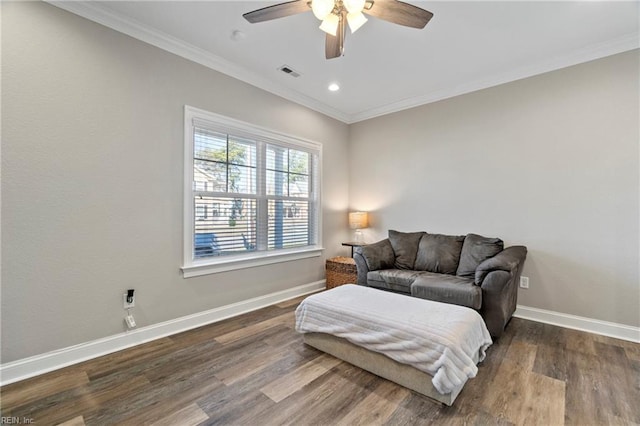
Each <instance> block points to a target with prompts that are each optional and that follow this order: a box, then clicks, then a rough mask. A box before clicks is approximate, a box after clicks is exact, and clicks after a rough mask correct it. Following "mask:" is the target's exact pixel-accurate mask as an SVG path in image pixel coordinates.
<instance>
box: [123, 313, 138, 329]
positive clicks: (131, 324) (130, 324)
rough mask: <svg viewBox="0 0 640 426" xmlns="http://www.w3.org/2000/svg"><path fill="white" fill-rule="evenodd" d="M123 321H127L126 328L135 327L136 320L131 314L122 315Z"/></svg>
mask: <svg viewBox="0 0 640 426" xmlns="http://www.w3.org/2000/svg"><path fill="white" fill-rule="evenodd" d="M124 321H125V322H126V323H127V328H128V329H132V328H136V320H135V319H134V318H133V315H131V314H129V315H127V316H126V317H124Z"/></svg>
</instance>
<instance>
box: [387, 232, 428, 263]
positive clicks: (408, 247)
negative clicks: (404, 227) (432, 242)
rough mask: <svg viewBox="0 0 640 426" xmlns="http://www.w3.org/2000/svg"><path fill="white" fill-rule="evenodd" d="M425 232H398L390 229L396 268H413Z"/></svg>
mask: <svg viewBox="0 0 640 426" xmlns="http://www.w3.org/2000/svg"><path fill="white" fill-rule="evenodd" d="M423 235H424V232H398V231H393V230H389V241H390V242H391V247H393V253H394V254H395V257H396V259H395V264H394V268H396V269H413V265H414V264H415V261H416V254H417V253H418V244H419V243H420V238H422V236H423Z"/></svg>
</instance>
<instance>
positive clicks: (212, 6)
mask: <svg viewBox="0 0 640 426" xmlns="http://www.w3.org/2000/svg"><path fill="white" fill-rule="evenodd" d="M52 3H53V4H55V5H56V6H58V7H61V8H63V9H66V10H69V11H71V12H74V13H77V14H79V15H81V16H84V17H87V18H89V19H92V20H94V21H96V22H99V23H102V24H104V25H107V26H109V27H111V28H114V29H116V30H118V31H121V32H124V33H126V34H129V35H132V36H134V37H137V38H139V39H141V40H143V41H146V42H148V43H150V44H153V45H156V46H158V47H161V48H163V49H166V50H168V51H171V52H173V53H176V54H179V55H181V56H184V57H186V58H188V59H191V60H194V61H196V62H199V63H201V64H204V65H206V66H209V67H211V68H213V69H216V70H218V71H221V72H224V73H226V74H229V75H231V76H233V77H236V78H238V79H240V80H243V81H246V82H248V83H251V84H253V85H255V86H258V87H261V88H263V89H265V90H268V91H270V92H273V93H275V94H278V95H280V96H282V97H285V98H287V99H290V100H293V101H295V102H298V103H300V104H302V105H306V106H308V107H310V108H312V109H315V110H317V111H320V112H322V113H324V114H327V115H329V116H331V117H334V118H337V119H339V120H341V121H344V122H346V123H353V122H356V121H361V120H364V119H367V118H371V117H375V116H379V115H382V114H387V113H390V112H394V111H399V110H402V109H405V108H410V107H413V106H416V105H421V104H425V103H429V102H433V101H436V100H439V99H444V98H447V97H451V96H455V95H459V94H462V93H468V92H471V91H474V90H479V89H482V88H486V87H491V86H494V85H497V84H502V83H505V82H508V81H513V80H517V79H520V78H524V77H528V76H531V75H535V74H539V73H542V72H547V71H551V70H554V69H558V68H562V67H566V66H569V65H574V64H577V63H581V62H585V61H588V60H592V59H597V58H600V57H604V56H608V55H611V54H615V53H619V52H623V51H627V50H631V49H634V48H638V47H640V42H639V31H640V30H639V29H640V2H638V1H571V2H559V1H553V2H541V1H410V3H411V4H414V5H416V6H418V7H421V8H423V9H427V10H429V11H431V12H433V14H434V17H433V19H432V20H431V22H429V24H428V25H427V26H426V27H425V28H424V29H422V30H416V29H413V28H406V27H402V26H399V25H394V24H391V23H388V22H385V21H381V20H378V19H376V18H373V17H369V22H367V23H366V24H365V25H364V26H363V27H362V28H361V29H360V30H359V31H358V32H357V33H355V34H350V33H348V34H347V38H346V43H345V46H346V47H345V56H343V57H341V58H336V59H331V60H326V59H325V58H324V33H323V32H322V31H320V30H319V29H318V28H317V27H318V25H319V22H318V21H317V20H316V19H315V17H314V16H313V14H312V13H311V12H308V13H303V14H300V15H295V16H290V17H286V18H281V19H277V20H273V21H269V22H263V23H258V24H250V23H248V22H247V21H245V19H244V18H242V14H243V13H246V12H249V11H252V10H254V9H258V8H261V7H265V6H269V5H272V4H276V3H278V1H272V2H265V1H258V2H255V1H251V2H250V1H195V2H193V1H133V2H131V1H101V2H85V1H79V2H55V1H53V2H52ZM236 30H239V31H241V32H242V33H243V35H244V37H241V38H240V39H238V40H234V39H233V38H232V33H233V32H234V31H236ZM284 64H286V65H288V66H290V67H291V68H293V69H294V70H296V71H298V72H299V73H300V74H301V76H300V77H298V78H293V77H291V76H289V75H286V74H284V73H283V72H281V71H278V68H279V67H280V66H281V65H284ZM332 82H336V83H338V84H339V85H340V87H341V90H340V91H339V92H329V91H328V90H327V86H328V85H329V83H332Z"/></svg>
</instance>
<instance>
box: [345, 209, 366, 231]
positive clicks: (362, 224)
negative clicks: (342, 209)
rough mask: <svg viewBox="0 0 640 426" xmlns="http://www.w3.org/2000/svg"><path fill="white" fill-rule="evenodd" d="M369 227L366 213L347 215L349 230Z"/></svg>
mask: <svg viewBox="0 0 640 426" xmlns="http://www.w3.org/2000/svg"><path fill="white" fill-rule="evenodd" d="M368 226H369V215H368V214H367V212H351V213H349V228H351V229H363V228H367V227H368Z"/></svg>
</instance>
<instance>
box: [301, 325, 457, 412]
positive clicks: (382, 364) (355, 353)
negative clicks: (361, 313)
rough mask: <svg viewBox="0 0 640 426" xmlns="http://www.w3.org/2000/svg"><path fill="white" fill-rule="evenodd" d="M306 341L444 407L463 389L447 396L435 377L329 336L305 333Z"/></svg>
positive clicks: (450, 403) (451, 402)
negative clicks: (433, 381) (438, 386)
mask: <svg viewBox="0 0 640 426" xmlns="http://www.w3.org/2000/svg"><path fill="white" fill-rule="evenodd" d="M304 342H305V343H306V344H308V345H310V346H313V347H314V348H316V349H319V350H321V351H323V352H326V353H328V354H330V355H333V356H335V357H336V358H339V359H341V360H343V361H346V362H348V363H350V364H353V365H355V366H356V367H360V368H362V369H363V370H367V371H368V372H370V373H373V374H375V375H377V376H380V377H382V378H385V379H387V380H391V381H392V382H395V383H397V384H399V385H402V386H404V387H406V388H408V389H411V390H413V391H416V392H418V393H420V394H422V395H424V396H427V397H429V398H430V399H433V400H435V401H437V402H440V403H442V404H445V405H449V406H450V405H452V404H453V401H455V399H456V397H457V396H458V394H459V393H460V391H461V390H462V386H460V387H459V388H457V389H455V390H454V391H453V392H451V393H448V394H445V395H443V394H441V393H440V392H438V391H437V390H436V388H434V387H433V384H432V383H431V380H432V379H433V376H431V375H430V374H427V373H425V372H423V371H420V370H418V369H416V368H414V367H411V366H410V365H407V364H401V363H399V362H397V361H394V360H392V359H391V358H388V357H386V356H384V355H382V354H379V353H377V352H372V351H370V350H368V349H365V348H363V347H360V346H357V345H354V344H353V343H351V342H349V341H348V340H345V339H342V338H340V337H336V336H333V335H330V334H326V333H305V334H304Z"/></svg>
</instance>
